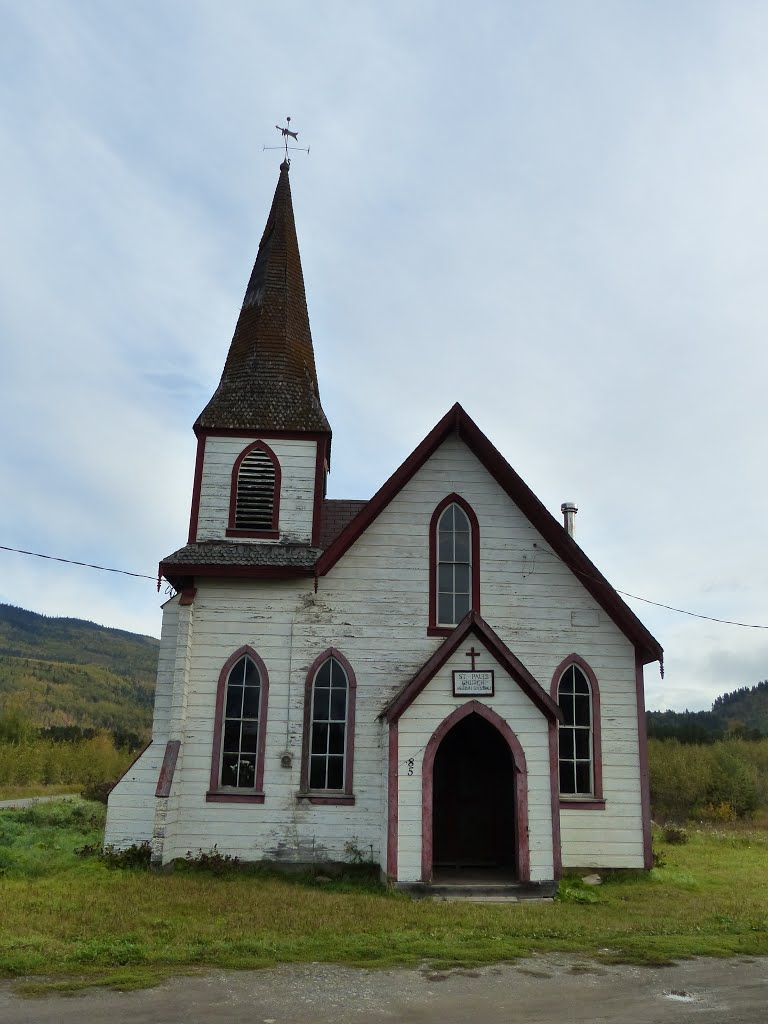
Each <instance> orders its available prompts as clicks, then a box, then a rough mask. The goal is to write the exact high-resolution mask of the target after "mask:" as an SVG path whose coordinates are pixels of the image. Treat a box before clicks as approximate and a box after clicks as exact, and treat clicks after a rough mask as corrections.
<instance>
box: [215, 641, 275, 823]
mask: <svg viewBox="0 0 768 1024" xmlns="http://www.w3.org/2000/svg"><path fill="white" fill-rule="evenodd" d="M246 654H247V655H248V657H249V658H251V659H252V661H254V662H255V664H256V667H257V668H258V670H259V676H260V677H261V697H260V700H259V749H258V751H257V753H256V777H255V778H254V780H253V790H251V791H247V790H242V789H227V788H223V787H221V786H220V784H219V761H220V759H221V729H222V725H223V722H224V698H225V696H226V692H227V679H228V677H229V673H230V672H231V670H232V669H233V668H234V667H235V665H236V664H237V662H238V661H239V660H240V659H241V658H242V657H243V655H246ZM268 708H269V673H268V672H267V666H266V665H265V664H264V662H263V661H262V659H261V658H260V657H259V655H258V654H257V653H256V651H254V649H253V648H252V647H249V646H248V645H247V644H246V645H245V646H244V647H239V648H238V649H237V650H236V651H235V653H234V654H232V655H230V657H229V658H227V660H226V661H225V663H224V666H223V668H222V670H221V672H220V673H219V682H218V685H217V687H216V714H215V717H214V724H213V751H212V754H211V779H210V789H209V790H208V792H207V793H206V795H205V799H206V801H208V802H209V803H237V804H244V803H250V804H263V803H264V745H265V742H266V737H267V711H268Z"/></svg>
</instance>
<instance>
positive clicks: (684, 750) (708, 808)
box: [648, 739, 768, 821]
mask: <svg viewBox="0 0 768 1024" xmlns="http://www.w3.org/2000/svg"><path fill="white" fill-rule="evenodd" d="M648 760H649V767H650V777H651V813H652V815H653V817H654V819H655V820H657V821H670V820H672V821H684V820H686V819H687V818H710V819H712V820H720V821H727V820H734V819H736V818H745V817H750V816H751V815H753V814H754V813H755V812H756V811H757V810H758V809H768V740H758V741H748V740H738V739H730V740H721V741H719V742H717V743H709V744H690V743H680V742H679V741H678V740H674V739H668V740H659V739H650V740H649V741H648Z"/></svg>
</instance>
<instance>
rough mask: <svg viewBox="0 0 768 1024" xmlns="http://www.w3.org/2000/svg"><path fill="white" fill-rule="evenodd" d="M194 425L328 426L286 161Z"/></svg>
mask: <svg viewBox="0 0 768 1024" xmlns="http://www.w3.org/2000/svg"><path fill="white" fill-rule="evenodd" d="M201 429H206V430H247V431H248V432H251V431H253V432H255V433H264V432H266V431H281V430H290V431H311V432H320V433H330V431H331V428H330V425H329V423H328V420H327V419H326V418H325V413H324V412H323V408H322V406H321V404H320V391H319V388H318V385H317V372H316V370H315V355H314V350H313V348H312V334H311V332H310V329H309V314H308V313H307V300H306V296H305V293H304V275H303V274H302V270H301V257H300V255H299V243H298V239H297V237H296V224H295V222H294V219H293V203H292V201H291V185H290V182H289V180H288V162H287V161H284V162H283V163H282V164H281V165H280V177H279V179H278V182H277V188H276V189H275V196H274V199H273V200H272V208H271V209H270V211H269V217H268V218H267V225H266V227H265V228H264V234H263V235H262V238H261V242H260V244H259V252H258V255H257V256H256V262H255V263H254V265H253V272H252V273H251V279H250V281H249V282H248V287H247V289H246V292H245V298H244V300H243V306H242V309H241V310H240V316H239V318H238V321H237V326H236V327H235V333H234V336H233V338H232V343H231V345H230V348H229V354H228V356H227V361H226V364H225V366H224V372H223V373H222V375H221V382H220V383H219V386H218V388H217V389H216V392H215V393H214V395H213V398H212V399H211V400H210V402H209V403H208V405H207V406H206V407H205V409H204V410H203V411H202V413H201V414H200V416H199V417H198V418H197V421H196V423H195V430H196V431H198V430H201Z"/></svg>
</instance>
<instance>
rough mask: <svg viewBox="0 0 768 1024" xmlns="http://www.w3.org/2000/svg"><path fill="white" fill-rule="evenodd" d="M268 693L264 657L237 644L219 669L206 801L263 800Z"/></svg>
mask: <svg viewBox="0 0 768 1024" xmlns="http://www.w3.org/2000/svg"><path fill="white" fill-rule="evenodd" d="M268 692H269V679H268V677H267V669H266V666H265V665H264V662H263V661H262V660H261V658H260V657H259V656H258V654H256V652H255V651H254V650H252V648H250V647H241V648H240V650H238V651H236V652H235V653H234V654H233V655H232V657H231V658H229V659H228V660H227V662H226V664H225V665H224V667H223V669H222V670H221V673H220V674H219V685H218V688H217V691H216V717H215V724H214V736H213V757H212V762H211V783H210V791H209V793H208V799H209V800H218V799H234V800H240V801H242V800H250V801H253V802H259V803H260V802H263V800H264V793H263V784H264V740H265V736H266V720H267V694H268Z"/></svg>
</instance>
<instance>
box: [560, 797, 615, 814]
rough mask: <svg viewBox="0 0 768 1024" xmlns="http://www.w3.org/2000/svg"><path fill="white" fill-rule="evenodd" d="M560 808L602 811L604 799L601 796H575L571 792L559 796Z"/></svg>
mask: <svg viewBox="0 0 768 1024" xmlns="http://www.w3.org/2000/svg"><path fill="white" fill-rule="evenodd" d="M560 810H561V811H562V810H566V811H604V810H605V800H604V799H603V798H602V797H595V796H587V797H577V796H573V795H572V794H568V795H567V796H564V795H562V794H561V796H560Z"/></svg>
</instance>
